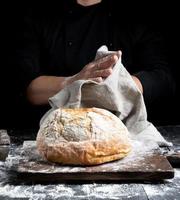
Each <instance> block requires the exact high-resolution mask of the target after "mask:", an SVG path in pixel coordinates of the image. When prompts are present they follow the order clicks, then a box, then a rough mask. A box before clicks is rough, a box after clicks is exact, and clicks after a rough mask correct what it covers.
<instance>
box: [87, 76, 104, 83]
mask: <svg viewBox="0 0 180 200" xmlns="http://www.w3.org/2000/svg"><path fill="white" fill-rule="evenodd" d="M88 80H92V81H95V82H97V83H101V82H103V78H102V77H96V78H89V79H88Z"/></svg>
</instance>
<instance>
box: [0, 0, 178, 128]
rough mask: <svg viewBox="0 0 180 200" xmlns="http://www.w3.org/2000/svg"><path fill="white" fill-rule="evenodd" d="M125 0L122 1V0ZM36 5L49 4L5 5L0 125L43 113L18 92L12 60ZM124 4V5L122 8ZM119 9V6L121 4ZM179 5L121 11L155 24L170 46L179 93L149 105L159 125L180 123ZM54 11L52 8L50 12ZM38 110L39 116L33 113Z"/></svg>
mask: <svg viewBox="0 0 180 200" xmlns="http://www.w3.org/2000/svg"><path fill="white" fill-rule="evenodd" d="M119 2H121V1H119ZM34 7H35V8H36V10H39V13H41V11H42V9H47V8H48V7H49V4H48V3H47V4H46V5H45V4H44V3H43V4H41V5H37V4H35V3H32V2H30V1H24V2H19V1H18V3H17V2H14V3H12V2H9V3H8V2H7V3H6V5H1V8H0V9H1V10H0V11H1V15H2V16H1V20H2V23H1V25H0V26H1V37H0V40H1V43H0V44H1V45H0V48H1V49H0V50H1V56H2V57H1V60H0V63H1V66H0V69H1V70H0V73H1V77H0V91H1V96H0V128H10V127H17V128H24V127H27V128H29V127H33V126H34V124H36V125H37V124H38V120H39V117H40V116H41V115H40V113H39V111H38V109H36V108H34V107H31V106H30V105H28V109H25V107H27V104H26V103H25V102H24V101H22V100H21V98H19V96H18V95H17V90H16V88H17V85H16V81H15V79H14V77H15V72H16V70H15V66H13V63H12V62H11V59H12V55H13V52H14V51H15V49H16V46H17V45H18V44H17V41H16V35H18V31H20V30H21V28H22V20H23V18H24V16H25V15H26V13H27V11H28V10H29V9H30V8H34ZM122 8H123V9H122ZM117 9H118V8H117ZM177 9H178V6H177V5H175V4H173V3H169V2H168V3H164V2H163V3H162V4H160V5H157V4H153V2H152V1H151V3H149V4H148V2H147V1H146V3H145V4H144V5H142V4H141V5H138V4H136V5H131V6H129V5H128V6H127V5H126V6H125V5H122V4H120V11H121V12H123V13H124V16H125V17H124V19H123V20H124V21H125V20H127V23H128V21H129V20H131V21H132V20H133V21H134V23H137V22H138V23H139V22H140V23H150V24H153V26H155V27H156V28H157V29H158V30H159V31H161V33H162V35H163V36H164V38H165V44H166V46H167V50H168V59H169V64H170V68H171V69H172V73H173V76H174V80H175V83H176V91H175V95H174V96H172V97H168V98H167V99H164V100H163V101H162V100H160V101H159V102H156V103H155V104H154V105H153V107H150V108H149V109H148V115H149V120H150V121H152V122H153V123H154V124H155V125H171V124H180V117H179V111H180V103H179V102H180V98H179V95H178V94H179V92H180V77H179V68H180V50H179V47H180V46H179V44H180V37H179V36H180V31H179V28H180V23H179V18H180V16H179V15H180V14H178V10H177ZM48 14H50V12H49V13H48ZM32 113H36V115H35V116H36V117H32Z"/></svg>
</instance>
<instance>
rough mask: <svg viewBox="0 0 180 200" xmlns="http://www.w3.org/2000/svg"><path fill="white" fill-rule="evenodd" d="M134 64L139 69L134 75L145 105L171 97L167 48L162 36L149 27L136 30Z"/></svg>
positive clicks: (172, 87)
mask: <svg viewBox="0 0 180 200" xmlns="http://www.w3.org/2000/svg"><path fill="white" fill-rule="evenodd" d="M137 32H138V34H137V35H138V37H136V41H135V46H134V63H135V65H137V68H139V69H138V70H139V71H137V73H135V75H136V76H137V77H138V78H139V80H140V81H141V83H142V85H143V90H144V99H145V103H146V104H151V103H153V102H154V101H156V100H159V99H161V100H162V99H163V98H166V97H168V96H172V95H173V93H174V87H175V85H174V80H173V77H172V73H171V69H170V68H169V65H168V59H167V46H166V44H165V40H164V39H163V36H162V34H161V33H160V31H158V30H157V29H155V28H152V27H151V26H149V27H148V28H147V27H144V28H141V29H140V30H136V33H137Z"/></svg>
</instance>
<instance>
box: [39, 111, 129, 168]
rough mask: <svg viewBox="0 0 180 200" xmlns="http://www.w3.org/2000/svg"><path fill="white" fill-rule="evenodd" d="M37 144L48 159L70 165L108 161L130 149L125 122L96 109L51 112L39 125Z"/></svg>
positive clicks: (120, 156) (119, 156) (121, 155)
mask: <svg viewBox="0 0 180 200" xmlns="http://www.w3.org/2000/svg"><path fill="white" fill-rule="evenodd" d="M37 147H38V150H39V152H40V154H41V155H42V156H43V157H45V158H46V159H47V160H48V161H51V162H57V163H62V164H73V165H96V164H101V163H105V162H110V161H113V160H117V159H121V158H123V157H125V156H126V155H127V154H128V153H129V151H130V150H131V145H130V142H129V138H128V130H127V128H126V127H125V125H124V124H123V123H122V122H121V120H120V119H119V118H117V117H116V116H115V115H113V114H112V113H111V112H109V111H107V110H104V109H99V108H76V109H61V108H59V109H57V110H55V111H53V112H52V113H51V114H50V115H49V117H48V118H47V119H46V120H45V121H44V122H43V124H42V125H41V127H40V130H39V132H38V135H37Z"/></svg>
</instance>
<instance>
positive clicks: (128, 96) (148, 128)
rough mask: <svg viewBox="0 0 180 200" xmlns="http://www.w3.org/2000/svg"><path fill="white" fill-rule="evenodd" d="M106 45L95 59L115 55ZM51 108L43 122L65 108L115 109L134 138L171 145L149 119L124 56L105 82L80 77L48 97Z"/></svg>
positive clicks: (100, 49)
mask: <svg viewBox="0 0 180 200" xmlns="http://www.w3.org/2000/svg"><path fill="white" fill-rule="evenodd" d="M112 53H113V52H111V51H108V49H107V47H106V46H102V47H100V48H99V49H98V51H97V54H96V58H95V59H99V58H101V57H103V56H106V55H109V54H112ZM49 103H50V105H51V107H52V109H51V110H49V111H48V112H47V113H46V114H45V115H44V116H43V118H42V119H41V121H40V124H41V123H42V122H43V121H44V119H45V118H46V117H47V116H48V114H49V113H50V112H52V111H53V110H55V109H57V108H59V107H63V108H80V107H98V108H103V109H107V110H109V111H112V112H113V113H114V114H115V115H117V116H118V117H119V118H120V119H121V120H122V121H123V123H124V124H125V125H126V127H127V129H128V131H129V132H130V136H131V138H132V139H138V140H144V141H145V142H148V141H154V142H155V143H157V144H158V145H159V146H172V144H171V143H169V142H167V141H166V140H165V139H164V138H163V137H162V135H161V134H160V132H158V130H157V129H156V128H155V127H154V125H153V124H152V123H150V122H149V121H147V112H146V107H145V103H144V99H143V95H142V93H141V92H140V90H139V88H138V87H137V86H136V84H135V82H134V81H133V79H132V77H131V75H130V74H129V72H128V71H127V70H126V69H125V67H124V66H123V64H122V63H121V58H119V59H118V61H117V63H116V64H115V65H114V67H113V73H112V74H111V75H110V76H108V77H107V78H106V79H105V80H104V81H103V82H101V83H97V82H94V81H91V80H78V81H75V82H73V83H72V84H71V85H69V86H67V87H65V88H64V89H63V90H61V91H60V92H58V93H57V94H56V95H54V96H53V97H51V98H50V99H49Z"/></svg>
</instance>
